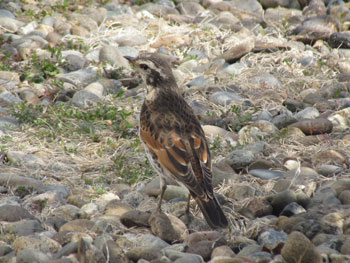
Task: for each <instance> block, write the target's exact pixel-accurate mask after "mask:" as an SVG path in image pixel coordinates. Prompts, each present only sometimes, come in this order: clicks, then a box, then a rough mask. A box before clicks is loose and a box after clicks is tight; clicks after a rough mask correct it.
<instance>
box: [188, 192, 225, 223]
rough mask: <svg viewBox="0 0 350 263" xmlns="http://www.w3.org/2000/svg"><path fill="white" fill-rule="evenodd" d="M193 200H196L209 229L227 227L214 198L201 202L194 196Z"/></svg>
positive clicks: (222, 213)
mask: <svg viewBox="0 0 350 263" xmlns="http://www.w3.org/2000/svg"><path fill="white" fill-rule="evenodd" d="M193 198H194V199H195V200H196V202H197V204H198V206H199V208H200V210H201V211H202V213H203V216H204V218H205V220H206V221H207V223H208V225H209V226H210V227H211V228H219V227H221V228H224V227H227V226H228V222H227V219H226V216H225V215H224V212H223V211H222V209H221V207H220V205H219V203H218V201H217V200H216V198H215V197H214V198H213V199H209V200H208V201H203V200H202V199H200V198H199V197H198V196H194V197H193Z"/></svg>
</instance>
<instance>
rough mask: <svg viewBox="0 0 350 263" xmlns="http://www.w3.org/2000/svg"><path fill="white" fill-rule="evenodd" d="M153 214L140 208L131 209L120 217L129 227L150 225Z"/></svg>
mask: <svg viewBox="0 0 350 263" xmlns="http://www.w3.org/2000/svg"><path fill="white" fill-rule="evenodd" d="M150 216H151V214H150V213H148V212H142V211H139V210H130V211H128V212H126V213H124V214H122V216H121V217H120V221H121V222H122V223H123V224H124V225H125V226H127V227H133V226H149V222H148V221H149V219H150Z"/></svg>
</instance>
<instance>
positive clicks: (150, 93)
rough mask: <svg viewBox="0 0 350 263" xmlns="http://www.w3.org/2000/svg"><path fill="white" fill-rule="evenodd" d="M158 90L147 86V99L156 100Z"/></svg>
mask: <svg viewBox="0 0 350 263" xmlns="http://www.w3.org/2000/svg"><path fill="white" fill-rule="evenodd" d="M157 95H158V91H157V89H155V88H153V87H150V86H147V87H146V99H147V100H148V101H154V100H155V99H156V98H157Z"/></svg>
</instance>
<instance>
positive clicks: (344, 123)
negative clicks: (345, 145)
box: [328, 108, 350, 132]
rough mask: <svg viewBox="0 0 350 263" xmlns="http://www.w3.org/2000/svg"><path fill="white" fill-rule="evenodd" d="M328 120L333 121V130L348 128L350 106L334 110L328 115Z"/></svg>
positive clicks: (339, 130)
mask: <svg viewBox="0 0 350 263" xmlns="http://www.w3.org/2000/svg"><path fill="white" fill-rule="evenodd" d="M328 120H330V121H331V122H332V123H333V131H334V132H344V131H346V130H348V129H349V128H350V108H345V109H342V110H340V111H336V112H334V113H332V114H331V115H330V116H328Z"/></svg>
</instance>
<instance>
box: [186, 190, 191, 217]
mask: <svg viewBox="0 0 350 263" xmlns="http://www.w3.org/2000/svg"><path fill="white" fill-rule="evenodd" d="M190 202H191V194H188V199H187V206H186V210H185V213H186V215H189V214H190Z"/></svg>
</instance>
